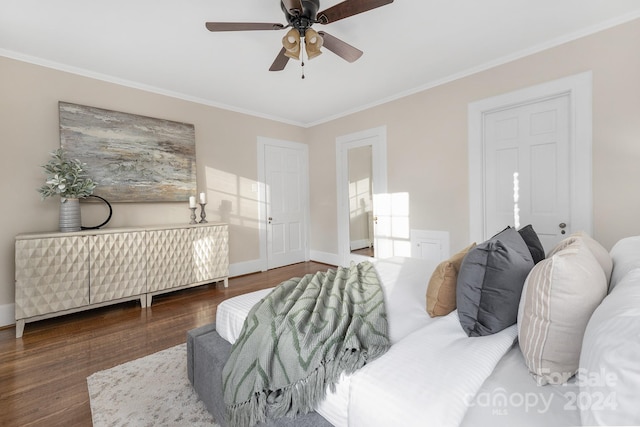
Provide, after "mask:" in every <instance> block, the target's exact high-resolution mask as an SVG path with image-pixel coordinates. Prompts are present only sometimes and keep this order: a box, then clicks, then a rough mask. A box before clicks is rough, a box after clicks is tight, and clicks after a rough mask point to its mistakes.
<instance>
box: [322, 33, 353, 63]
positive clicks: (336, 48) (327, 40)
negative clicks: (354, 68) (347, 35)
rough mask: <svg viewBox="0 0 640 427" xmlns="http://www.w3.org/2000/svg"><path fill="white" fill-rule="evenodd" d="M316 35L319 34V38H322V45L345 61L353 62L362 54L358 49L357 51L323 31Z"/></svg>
mask: <svg viewBox="0 0 640 427" xmlns="http://www.w3.org/2000/svg"><path fill="white" fill-rule="evenodd" d="M318 34H320V36H321V37H322V40H323V43H322V45H323V46H324V47H326V48H327V49H329V50H330V51H331V52H333V53H335V54H336V55H338V56H339V57H340V58H342V59H344V60H345V61H348V62H355V61H357V60H358V59H359V58H360V57H361V56H362V54H363V52H362V51H361V50H360V49H357V48H355V47H353V46H351V45H350V44H348V43H346V42H343V41H342V40H340V39H339V38H337V37H334V36H332V35H331V34H327V33H325V32H324V31H318Z"/></svg>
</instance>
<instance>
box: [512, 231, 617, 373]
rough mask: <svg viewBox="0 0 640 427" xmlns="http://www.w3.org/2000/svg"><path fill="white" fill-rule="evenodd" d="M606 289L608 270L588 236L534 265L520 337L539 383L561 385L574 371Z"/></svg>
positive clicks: (524, 298)
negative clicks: (597, 255)
mask: <svg viewBox="0 0 640 427" xmlns="http://www.w3.org/2000/svg"><path fill="white" fill-rule="evenodd" d="M606 294H607V283H606V279H605V276H604V272H603V271H602V268H601V267H600V264H599V263H598V261H597V260H596V258H595V256H594V255H593V253H592V252H591V250H590V249H589V247H588V245H587V243H586V242H585V241H584V239H580V238H577V239H575V240H574V241H573V242H571V243H570V244H569V245H567V246H566V247H564V248H563V249H561V250H559V251H557V252H556V253H554V254H553V255H552V256H551V257H550V258H546V259H544V260H542V261H540V262H539V263H538V264H536V266H535V267H534V268H533V269H532V270H531V272H530V273H529V276H528V277H527V280H526V281H525V283H524V288H523V289H522V297H521V298H520V305H519V307H518V339H519V343H520V349H521V350H522V354H523V355H524V359H525V363H526V365H527V367H528V368H529V372H530V373H531V374H532V375H533V377H534V378H535V379H536V381H537V382H538V384H540V385H544V384H547V383H549V384H562V383H564V382H566V381H567V380H568V379H569V378H571V377H572V376H573V375H574V374H575V373H576V371H577V370H578V366H579V362H580V350H581V348H582V338H583V337H584V332H585V330H586V328H587V323H588V322H589V318H590V317H591V315H592V314H593V312H594V311H595V309H596V308H597V307H598V305H599V304H600V302H601V301H602V300H603V299H604V297H605V296H606Z"/></svg>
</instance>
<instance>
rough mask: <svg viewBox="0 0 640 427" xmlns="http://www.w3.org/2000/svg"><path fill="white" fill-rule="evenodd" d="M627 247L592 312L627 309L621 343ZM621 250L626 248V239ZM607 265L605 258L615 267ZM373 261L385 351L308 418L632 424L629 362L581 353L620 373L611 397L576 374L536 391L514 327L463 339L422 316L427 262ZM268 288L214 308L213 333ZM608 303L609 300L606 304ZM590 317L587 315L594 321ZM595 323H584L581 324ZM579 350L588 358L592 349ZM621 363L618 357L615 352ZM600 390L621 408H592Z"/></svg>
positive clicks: (630, 286) (233, 324) (235, 330)
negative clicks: (619, 271)
mask: <svg viewBox="0 0 640 427" xmlns="http://www.w3.org/2000/svg"><path fill="white" fill-rule="evenodd" d="M633 243H634V244H633V245H631V248H629V249H626V250H625V254H626V255H625V256H626V258H625V256H618V258H619V259H620V260H625V263H624V266H625V268H626V269H627V270H632V271H631V273H630V274H627V276H631V279H629V280H627V281H626V282H625V281H624V280H620V279H617V282H619V281H622V282H624V283H623V284H622V285H619V289H620V290H616V291H614V292H613V293H614V294H616V292H617V295H614V296H612V297H607V298H605V301H607V300H609V301H610V302H611V303H610V304H608V307H603V308H602V309H603V310H604V309H605V308H606V309H607V310H608V311H607V312H606V313H604V314H603V315H602V316H600V317H602V318H607V319H609V318H612V317H615V316H612V315H611V313H610V311H611V306H612V305H613V306H614V307H615V306H617V305H622V304H624V303H626V304H627V305H629V307H630V308H629V309H628V311H627V312H624V313H622V315H623V317H622V320H620V319H617V320H616V322H617V323H615V325H616V326H617V327H619V325H620V322H626V323H625V325H628V324H629V322H630V321H635V323H633V325H636V326H634V327H635V329H632V330H630V329H629V328H628V327H626V326H625V328H626V329H625V331H626V332H625V333H626V336H625V344H624V345H627V342H628V341H629V336H636V335H637V336H636V338H637V337H640V330H639V328H638V326H637V325H638V324H640V322H638V319H640V309H637V310H636V309H635V305H634V301H637V302H640V291H639V290H640V261H639V262H637V264H634V265H635V267H633V268H635V270H633V268H631V267H629V266H628V265H629V261H628V259H629V258H631V259H638V258H640V257H639V256H638V255H639V254H640V238H636V240H634V242H633ZM626 246H629V244H628V242H626ZM614 249H615V248H614ZM629 254H631V255H629ZM615 260H616V258H615V257H614V267H615ZM374 264H375V266H376V270H377V272H378V275H379V277H380V281H381V283H382V286H383V289H384V292H385V304H386V309H387V316H388V324H389V338H390V341H391V343H392V346H391V348H390V350H389V351H388V352H387V353H386V354H384V355H382V356H381V357H379V358H378V359H376V360H374V361H373V362H371V363H369V364H367V365H366V366H364V367H363V368H362V369H360V370H358V371H357V372H355V373H354V374H352V375H350V376H347V375H343V377H342V378H341V380H340V382H339V384H338V387H337V388H336V390H335V392H329V393H328V395H327V398H326V399H325V400H324V401H323V402H322V403H321V404H320V405H319V406H318V407H317V408H316V411H317V413H318V414H320V415H321V416H322V417H323V418H324V419H326V420H328V421H329V422H330V423H331V424H332V425H334V426H358V427H359V426H366V427H370V426H388V425H407V426H411V425H416V426H424V425H437V426H459V425H460V426H464V427H471V426H502V425H504V426H507V425H509V426H513V425H518V426H566V425H582V418H586V419H588V420H595V421H596V422H591V423H590V424H609V423H608V422H606V421H607V420H617V421H618V422H617V423H616V424H620V425H633V424H638V422H639V421H640V419H639V418H638V415H637V413H636V410H635V409H630V408H629V406H630V405H629V402H630V401H631V400H630V399H637V396H638V395H639V394H638V393H640V386H639V385H638V384H639V383H640V367H639V366H638V365H637V363H635V362H633V363H630V362H620V360H619V359H616V361H615V366H616V367H619V366H622V367H623V368H624V370H623V371H620V370H619V369H618V371H615V369H617V368H616V367H611V366H610V364H609V365H608V364H607V360H603V359H596V356H589V357H590V358H591V359H595V362H594V361H592V360H587V359H588V358H585V357H583V359H585V360H586V361H585V367H584V369H592V370H595V368H594V366H600V365H603V366H605V367H607V368H610V369H611V370H613V371H615V372H616V373H617V374H618V379H619V378H620V377H623V376H624V377H625V381H624V382H623V381H618V383H616V384H615V385H616V387H617V388H613V392H612V391H611V390H609V389H606V388H600V389H597V391H596V392H594V391H593V390H594V389H593V388H592V389H588V388H587V387H586V386H585V384H580V385H579V384H577V383H576V380H575V378H574V379H573V380H571V381H569V382H568V383H566V384H562V385H549V384H547V385H544V386H540V385H537V383H536V381H535V380H534V379H533V378H532V377H531V375H530V374H529V371H528V369H527V365H526V363H525V360H524V356H523V354H522V351H521V350H520V347H519V346H518V343H517V334H518V331H517V329H516V325H514V326H512V327H509V328H506V329H505V330H503V331H501V332H499V333H496V334H492V335H489V336H485V337H468V336H467V334H466V333H465V332H464V331H463V330H462V328H461V327H460V322H459V319H458V316H457V312H456V311H454V312H452V313H450V314H449V315H446V316H442V317H435V318H432V317H430V316H429V315H428V314H427V312H426V311H425V293H426V287H427V282H428V278H429V277H430V275H431V273H432V272H433V270H434V268H435V266H436V265H435V263H433V262H429V261H425V260H420V259H411V258H391V259H386V260H376V261H375V262H374ZM620 265H622V261H620ZM614 272H615V268H614ZM627 282H631V283H627ZM613 286H614V283H613V281H612V284H611V287H612V288H613ZM269 291H270V290H269V289H267V290H262V291H257V292H253V293H250V294H245V295H241V296H238V297H234V298H231V299H229V300H226V301H224V302H223V303H221V304H220V305H219V307H218V310H217V316H216V323H215V329H216V331H217V334H219V335H220V336H221V337H222V338H224V339H225V340H227V341H228V342H230V343H233V342H234V341H235V340H236V338H237V337H238V335H239V334H240V331H241V330H242V325H243V322H244V319H245V317H246V316H247V313H248V312H249V310H250V309H251V307H252V306H253V305H254V304H255V303H257V302H258V301H259V300H260V299H261V298H262V297H264V296H265V295H266V294H267V293H268V292H269ZM625 292H626V294H625ZM629 295H631V296H632V297H630V296H629ZM614 298H617V299H616V300H615V301H614ZM634 298H635V300H634ZM602 305H603V306H607V304H604V303H603V304H602ZM598 310H600V307H599V308H598ZM598 310H596V313H597V312H598ZM633 310H635V311H633ZM629 313H631V314H629ZM633 316H635V317H633ZM597 317H598V316H596V315H595V314H594V318H597ZM597 326H599V325H591V324H590V325H589V328H591V329H595V328H596V327H597ZM589 328H588V329H587V332H586V333H585V346H586V345H587V342H593V341H598V340H601V339H602V338H599V336H598V335H597V333H598V332H597V331H596V332H593V331H590V329H589ZM616 331H617V329H615V328H613V327H611V328H609V329H606V337H607V340H608V341H610V342H617V341H616V339H617V338H616V337H615V335H616ZM589 334H591V335H593V336H594V338H592V339H591V340H590V341H589V340H588V339H587V337H586V335H589ZM594 334H595V335H594ZM631 341H632V342H633V339H632V340H631ZM636 341H640V340H636ZM633 345H635V347H633V348H632V350H638V347H639V346H640V342H639V343H633V344H632V346H633ZM585 352H588V353H589V355H593V354H596V355H597V352H596V351H595V350H594V349H593V348H588V349H587V350H585ZM607 354H608V353H607ZM625 354H626V353H625ZM632 355H634V360H635V357H637V353H636V352H632ZM620 357H621V358H624V355H622V356H620ZM588 363H591V365H588ZM595 364H600V365H595ZM630 366H631V367H630ZM582 368H583V366H582V360H581V369H582ZM627 377H628V378H630V379H631V380H630V382H627V380H626V379H627ZM634 381H635V383H634ZM621 383H623V384H621ZM629 384H631V385H629ZM592 385H593V384H587V386H592ZM605 385H606V384H605ZM596 386H598V384H596ZM625 387H626V389H625ZM629 387H630V389H629ZM629 390H630V391H629ZM605 392H607V393H608V394H607V396H609V397H610V396H612V395H613V396H614V397H617V398H618V401H620V403H621V405H614V406H613V407H605V408H604V409H605V411H599V410H600V408H599V407H596V403H597V402H595V400H594V401H592V399H593V398H594V396H595V397H597V396H598V393H600V394H603V393H605ZM629 396H631V397H629ZM585 398H588V400H589V401H588V402H586V400H585ZM625 399H626V400H625ZM581 410H582V418H581ZM607 410H608V412H607ZM611 414H613V415H611ZM589 417H591V418H589ZM607 417H608V418H607ZM603 420H604V421H603ZM275 425H277V424H275ZM305 425H308V424H305Z"/></svg>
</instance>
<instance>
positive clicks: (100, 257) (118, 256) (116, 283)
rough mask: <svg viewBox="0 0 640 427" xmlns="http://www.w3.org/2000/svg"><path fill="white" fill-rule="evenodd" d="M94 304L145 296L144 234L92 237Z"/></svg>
mask: <svg viewBox="0 0 640 427" xmlns="http://www.w3.org/2000/svg"><path fill="white" fill-rule="evenodd" d="M91 239H92V242H91V243H92V244H91V261H90V263H89V264H90V265H91V275H90V280H89V288H90V291H89V301H90V303H91V304H96V303H101V302H105V301H113V300H117V299H120V298H125V297H130V296H133V295H141V294H144V293H145V292H146V284H147V273H146V272H147V257H146V251H147V248H146V245H145V232H140V231H137V232H131V233H110V234H101V235H97V236H91Z"/></svg>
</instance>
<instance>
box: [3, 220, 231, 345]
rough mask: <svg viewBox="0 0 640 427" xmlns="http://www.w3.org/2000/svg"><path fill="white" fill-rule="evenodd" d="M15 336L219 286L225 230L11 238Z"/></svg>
mask: <svg viewBox="0 0 640 427" xmlns="http://www.w3.org/2000/svg"><path fill="white" fill-rule="evenodd" d="M15 259H16V304H15V310H16V338H20V337H21V336H22V333H23V331H24V325H25V322H32V321H36V320H41V319H46V318H49V317H54V316H60V315H63V314H68V313H74V312H77V311H81V310H87V309H90V308H94V307H101V306H104V305H108V304H115V303H119V302H123V301H129V300H132V299H140V305H141V306H142V307H146V306H147V305H150V304H151V300H152V297H153V295H157V294H160V293H164V292H170V291H172V290H177V289H182V288H187V287H191V286H197V285H201V284H205V283H212V282H216V281H222V280H223V281H224V285H225V287H226V286H228V283H229V282H228V276H229V234H228V226H227V225H226V224H219V223H209V224H197V225H188V226H183V225H175V226H157V227H145V228H127V229H107V230H92V231H81V232H77V233H46V234H23V235H19V236H17V237H16V257H15Z"/></svg>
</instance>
